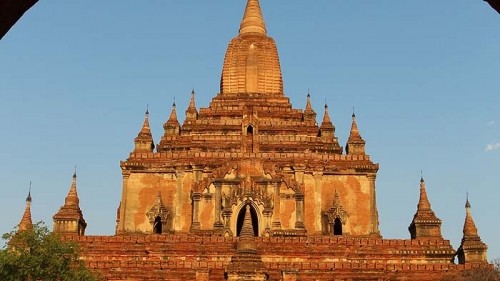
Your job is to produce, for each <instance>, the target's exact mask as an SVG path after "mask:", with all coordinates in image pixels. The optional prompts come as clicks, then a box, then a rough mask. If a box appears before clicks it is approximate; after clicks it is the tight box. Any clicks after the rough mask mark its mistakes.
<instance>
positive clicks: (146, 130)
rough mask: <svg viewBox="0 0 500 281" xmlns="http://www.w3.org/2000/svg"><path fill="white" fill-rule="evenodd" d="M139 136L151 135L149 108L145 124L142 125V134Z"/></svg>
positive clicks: (145, 115)
mask: <svg viewBox="0 0 500 281" xmlns="http://www.w3.org/2000/svg"><path fill="white" fill-rule="evenodd" d="M139 134H140V135H141V134H145V135H151V128H150V127H149V107H146V113H145V114H144V124H142V128H141V132H140V133H139Z"/></svg>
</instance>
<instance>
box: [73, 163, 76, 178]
mask: <svg viewBox="0 0 500 281" xmlns="http://www.w3.org/2000/svg"><path fill="white" fill-rule="evenodd" d="M73 178H74V179H75V178H76V165H75V171H74V172H73Z"/></svg>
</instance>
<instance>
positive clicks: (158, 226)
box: [153, 216, 163, 234]
mask: <svg viewBox="0 0 500 281" xmlns="http://www.w3.org/2000/svg"><path fill="white" fill-rule="evenodd" d="M162 228H163V227H162V221H161V218H160V217H159V216H158V217H156V218H155V222H154V223H153V233H154V234H161V233H162V230H163V229H162Z"/></svg>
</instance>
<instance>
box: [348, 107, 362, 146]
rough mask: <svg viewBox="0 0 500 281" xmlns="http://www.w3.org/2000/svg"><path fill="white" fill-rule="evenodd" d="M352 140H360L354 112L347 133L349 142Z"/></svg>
mask: <svg viewBox="0 0 500 281" xmlns="http://www.w3.org/2000/svg"><path fill="white" fill-rule="evenodd" d="M354 139H362V137H361V134H360V133H359V129H358V123H357V122H356V114H354V111H353V113H352V124H351V131H350V133H349V140H354Z"/></svg>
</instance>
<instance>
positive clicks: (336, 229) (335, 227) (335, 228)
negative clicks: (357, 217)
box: [333, 218, 342, 235]
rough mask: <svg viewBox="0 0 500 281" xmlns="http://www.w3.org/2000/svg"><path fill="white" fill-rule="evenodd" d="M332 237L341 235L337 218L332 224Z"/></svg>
mask: <svg viewBox="0 0 500 281" xmlns="http://www.w3.org/2000/svg"><path fill="white" fill-rule="evenodd" d="M333 235H342V222H341V221H340V219H339V218H336V219H335V221H334V222H333Z"/></svg>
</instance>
